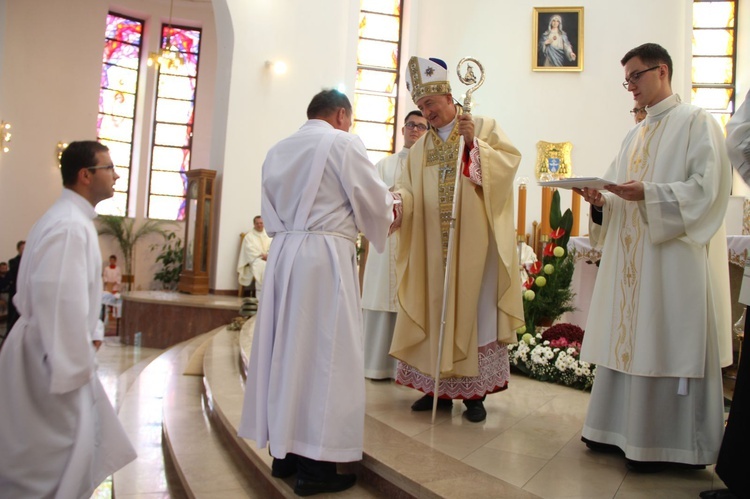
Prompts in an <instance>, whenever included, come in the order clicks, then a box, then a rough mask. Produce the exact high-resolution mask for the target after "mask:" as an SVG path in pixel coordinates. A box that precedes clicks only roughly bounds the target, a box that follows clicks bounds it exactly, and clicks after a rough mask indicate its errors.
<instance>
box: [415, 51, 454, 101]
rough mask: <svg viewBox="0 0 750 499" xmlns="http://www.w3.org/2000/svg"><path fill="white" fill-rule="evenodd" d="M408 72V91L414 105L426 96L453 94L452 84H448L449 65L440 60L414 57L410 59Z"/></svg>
mask: <svg viewBox="0 0 750 499" xmlns="http://www.w3.org/2000/svg"><path fill="white" fill-rule="evenodd" d="M408 71H409V75H408V76H409V78H407V80H406V89H407V90H408V91H409V92H411V99H412V100H413V101H414V104H416V103H417V101H418V100H419V99H421V98H422V97H425V96H426V95H442V94H449V93H451V84H450V83H448V65H447V64H446V63H445V62H443V61H441V60H440V59H435V58H433V57H431V58H429V59H422V58H421V57H412V58H411V59H409V68H408Z"/></svg>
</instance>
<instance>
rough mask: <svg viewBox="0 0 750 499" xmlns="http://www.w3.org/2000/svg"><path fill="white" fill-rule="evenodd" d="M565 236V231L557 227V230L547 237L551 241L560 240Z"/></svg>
mask: <svg viewBox="0 0 750 499" xmlns="http://www.w3.org/2000/svg"><path fill="white" fill-rule="evenodd" d="M564 235H565V229H563V228H562V227H558V228H557V229H555V230H553V231H552V233H551V234H550V235H549V237H551V238H552V239H560V238H561V237H563V236H564Z"/></svg>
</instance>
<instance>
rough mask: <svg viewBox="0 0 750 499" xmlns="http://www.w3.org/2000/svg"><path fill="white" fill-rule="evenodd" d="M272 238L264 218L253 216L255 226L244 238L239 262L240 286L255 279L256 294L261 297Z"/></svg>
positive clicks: (248, 283)
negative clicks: (264, 223) (267, 232)
mask: <svg viewBox="0 0 750 499" xmlns="http://www.w3.org/2000/svg"><path fill="white" fill-rule="evenodd" d="M270 247H271V238H270V237H268V234H266V229H265V227H264V225H263V218H262V217H261V216H260V215H258V216H256V217H255V218H253V228H252V229H251V230H250V231H249V232H248V233H247V234H245V238H244V239H243V240H242V249H241V250H240V258H239V261H238V262H237V273H238V274H239V283H240V286H249V285H250V284H251V283H252V282H253V279H255V295H256V296H257V297H258V298H260V290H261V288H262V287H263V276H264V275H265V273H266V260H267V259H268V249H269V248H270Z"/></svg>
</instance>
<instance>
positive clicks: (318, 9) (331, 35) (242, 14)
mask: <svg viewBox="0 0 750 499" xmlns="http://www.w3.org/2000/svg"><path fill="white" fill-rule="evenodd" d="M214 3H215V4H221V6H219V5H217V6H216V10H217V12H222V14H220V15H219V16H217V24H218V26H220V28H219V31H218V38H219V45H220V46H222V47H223V46H226V45H227V44H229V43H231V40H230V39H231V38H232V37H233V45H232V46H233V54H232V56H231V61H229V60H228V58H227V60H224V61H220V65H219V67H218V72H219V74H222V75H227V76H229V78H228V80H225V81H220V82H218V85H220V86H219V87H217V96H219V95H221V94H222V93H226V95H228V96H229V98H228V103H225V102H221V103H220V104H218V105H217V111H216V112H217V117H216V119H215V123H216V124H217V125H216V127H217V128H218V127H221V124H220V123H221V119H220V118H219V116H218V115H219V114H225V120H226V129H225V134H226V137H225V140H222V139H221V138H219V134H220V133H221V130H217V129H216V128H215V130H214V132H215V133H214V137H215V139H216V140H217V144H215V148H214V153H213V158H212V160H214V161H215V162H214V163H213V164H212V167H214V168H215V169H216V170H218V171H219V172H220V173H219V183H220V184H219V185H220V186H221V195H220V200H219V213H218V214H219V215H220V216H219V217H217V219H216V230H215V231H214V248H215V255H216V257H215V260H214V264H215V266H214V272H213V276H212V282H211V287H212V288H213V289H216V290H221V291H225V290H230V289H236V288H237V273H236V263H237V256H238V252H239V234H240V233H241V232H245V231H247V230H249V229H250V227H251V226H252V218H253V217H254V216H255V215H257V214H259V213H260V180H261V166H262V163H263V159H264V158H265V155H266V152H267V151H268V149H269V148H270V147H271V146H272V145H273V144H274V143H276V142H278V141H279V140H281V139H283V138H284V137H286V136H288V135H290V134H291V133H293V132H294V131H295V130H297V129H298V128H299V127H300V126H301V125H302V124H303V123H304V122H305V121H306V120H307V117H306V114H305V113H306V110H307V105H308V104H309V102H310V99H311V98H312V96H313V95H315V94H316V93H318V92H319V91H320V90H322V89H324V88H334V87H338V86H339V85H344V86H345V87H346V88H345V91H346V92H347V93H348V95H349V96H350V97H352V95H353V94H352V93H351V88H352V86H353V84H354V79H355V76H356V53H355V52H354V50H353V47H355V43H356V34H357V24H358V23H357V16H358V2H352V1H350V0H319V1H316V2H299V1H294V0H276V1H274V2H268V1H266V0H214ZM226 13H228V14H229V16H228V17H229V18H231V26H227V25H226V24H225V23H226V22H227V18H226V17H225V15H224V14H226ZM275 60H283V61H284V62H286V64H287V67H288V71H287V73H286V74H284V75H274V74H273V73H271V72H270V71H269V70H268V68H267V67H266V65H265V63H266V61H275ZM230 62H231V71H230V70H227V68H226V64H228V63H230ZM217 100H222V97H218V98H217ZM224 106H226V109H225V110H224V109H221V108H222V107H224Z"/></svg>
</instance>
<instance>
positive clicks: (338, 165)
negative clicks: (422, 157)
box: [239, 90, 394, 496]
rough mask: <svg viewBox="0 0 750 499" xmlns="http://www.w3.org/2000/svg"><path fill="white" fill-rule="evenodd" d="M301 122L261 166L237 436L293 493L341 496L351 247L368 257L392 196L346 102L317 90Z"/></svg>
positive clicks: (355, 306)
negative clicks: (362, 246)
mask: <svg viewBox="0 0 750 499" xmlns="http://www.w3.org/2000/svg"><path fill="white" fill-rule="evenodd" d="M307 117H308V121H307V122H306V123H305V124H304V125H302V127H301V128H300V129H299V130H298V131H297V132H296V133H294V134H293V135H291V136H290V137H288V138H286V139H284V140H282V141H281V142H279V143H278V144H276V145H275V146H273V147H272V148H271V150H270V151H269V152H268V155H267V156H266V160H265V162H264V163H263V185H262V198H261V213H262V214H263V220H264V221H265V224H266V227H268V232H269V234H270V235H271V236H272V237H273V242H272V243H271V250H270V252H269V255H268V266H267V267H266V286H265V289H264V291H263V298H262V299H261V300H260V304H259V308H258V315H257V319H256V323H255V332H254V334H253V345H252V349H251V353H250V362H249V365H248V375H247V383H246V385H245V402H244V408H243V411H242V419H241V423H240V428H239V435H240V436H242V437H246V438H250V439H252V440H255V441H256V442H257V444H258V446H259V447H260V448H262V447H265V446H266V444H268V445H269V448H270V453H271V455H272V456H273V457H274V460H273V465H272V474H273V476H275V477H279V478H282V477H288V476H291V475H292V474H294V473H297V482H296V485H295V488H294V491H295V493H296V494H298V495H305V496H306V495H312V494H317V493H321V492H339V491H342V490H345V489H347V488H349V487H351V486H352V485H354V482H355V479H356V476H355V475H338V474H337V473H336V463H339V462H352V461H358V460H360V459H362V447H363V438H364V435H363V432H364V420H365V386H364V384H365V381H364V360H363V347H362V306H361V303H360V292H359V282H358V280H357V269H356V249H355V243H356V240H357V233H358V232H362V233H364V234H365V236H366V237H367V238H368V239H369V240H370V241H372V243H373V245H375V247H376V248H377V249H378V250H382V249H383V248H384V246H385V242H386V237H387V235H388V230H389V228H390V225H391V222H392V221H393V219H394V214H393V211H392V210H393V205H394V199H393V198H394V196H393V195H392V194H391V193H390V192H388V188H387V187H386V186H385V184H384V183H383V181H382V180H380V179H379V178H378V174H377V171H376V170H375V167H374V166H373V165H372V163H370V161H369V159H368V158H367V150H366V149H365V146H364V144H363V143H362V141H361V140H360V138H359V137H357V136H356V135H353V134H350V133H348V130H349V128H350V127H351V122H352V107H351V104H350V103H349V99H347V97H346V96H345V95H344V94H342V93H340V92H338V91H336V90H324V91H323V92H320V93H319V94H317V95H316V96H315V97H314V98H313V99H312V101H311V102H310V105H309V106H308V109H307Z"/></svg>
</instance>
